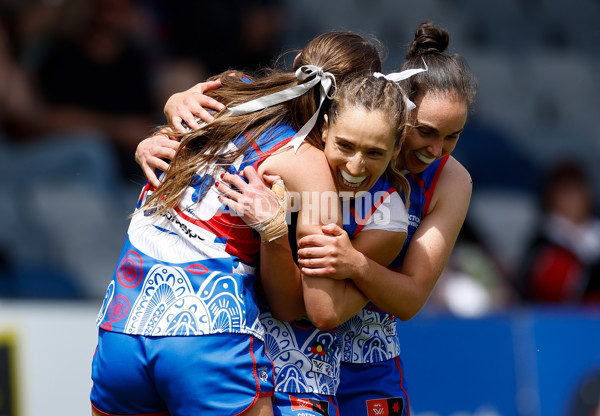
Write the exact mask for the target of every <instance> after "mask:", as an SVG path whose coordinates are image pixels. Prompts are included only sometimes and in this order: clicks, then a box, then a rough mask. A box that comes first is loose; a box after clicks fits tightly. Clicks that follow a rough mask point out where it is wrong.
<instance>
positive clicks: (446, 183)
mask: <svg viewBox="0 0 600 416" xmlns="http://www.w3.org/2000/svg"><path fill="white" fill-rule="evenodd" d="M472 190H473V180H472V179H471V175H470V174H469V171H467V169H466V168H465V167H464V166H463V165H462V164H461V163H460V162H459V161H458V160H456V159H455V158H454V157H452V156H450V157H449V158H448V161H447V162H446V164H445V165H444V167H443V169H442V171H441V173H440V176H439V178H438V183H437V185H436V187H435V191H434V192H433V197H432V201H431V205H430V210H431V209H433V208H434V207H435V206H436V205H437V204H444V203H446V201H450V202H452V203H454V204H460V205H464V208H465V210H466V209H467V208H468V205H469V202H470V200H471V193H472Z"/></svg>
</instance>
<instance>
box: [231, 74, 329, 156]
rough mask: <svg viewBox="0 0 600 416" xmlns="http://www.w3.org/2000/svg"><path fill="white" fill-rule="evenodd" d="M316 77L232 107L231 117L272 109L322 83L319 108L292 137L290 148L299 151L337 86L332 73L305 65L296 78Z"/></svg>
mask: <svg viewBox="0 0 600 416" xmlns="http://www.w3.org/2000/svg"><path fill="white" fill-rule="evenodd" d="M313 75H314V78H313V79H311V80H310V81H307V82H305V83H303V84H298V85H295V86H293V87H290V88H287V89H285V90H282V91H278V92H276V93H273V94H269V95H265V96H264V97H259V98H256V99H254V100H251V101H248V102H245V103H243V104H240V105H236V106H234V107H230V108H229V111H230V114H231V115H234V116H237V115H242V114H248V113H252V112H254V111H258V110H262V109H263V108H267V107H271V106H273V105H276V104H280V103H283V102H285V101H288V100H291V99H293V98H296V97H300V96H301V95H303V94H304V93H306V92H307V91H308V90H310V89H311V88H312V87H314V86H315V85H317V84H318V83H321V88H320V89H321V98H320V100H319V108H317V111H316V113H315V114H313V116H312V117H311V118H310V120H308V122H307V123H306V124H305V125H304V126H302V128H301V129H300V130H299V131H298V132H297V133H296V134H295V135H294V137H292V139H291V140H290V142H289V143H288V146H293V147H294V151H296V150H298V147H299V146H300V144H301V143H302V141H303V140H304V139H305V138H306V136H307V135H308V133H310V131H311V130H312V128H313V127H314V125H315V124H316V122H317V119H318V117H319V111H321V105H322V104H323V101H325V98H331V97H330V96H329V90H330V89H331V86H332V85H333V86H334V87H335V86H336V82H335V77H334V76H333V74H332V73H330V72H323V68H321V67H318V66H314V65H303V66H301V67H300V68H298V70H296V78H298V79H299V80H300V81H304V80H306V79H308V78H310V77H311V76H313Z"/></svg>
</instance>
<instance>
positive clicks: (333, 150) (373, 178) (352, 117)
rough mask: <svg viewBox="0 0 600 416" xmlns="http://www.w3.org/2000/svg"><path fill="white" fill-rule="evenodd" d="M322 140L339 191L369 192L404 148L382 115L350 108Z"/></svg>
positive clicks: (345, 110) (341, 115)
mask: <svg viewBox="0 0 600 416" xmlns="http://www.w3.org/2000/svg"><path fill="white" fill-rule="evenodd" d="M325 126H326V127H325V128H324V129H323V135H322V140H323V143H324V144H325V149H324V152H325V156H326V157H327V161H328V162H329V166H330V168H331V170H332V172H333V175H334V178H335V182H336V186H337V189H338V191H349V192H353V193H354V196H357V195H356V193H360V192H365V191H368V190H369V189H370V188H371V187H372V186H373V185H374V184H375V182H377V179H379V177H380V176H381V175H382V174H383V173H384V172H385V169H386V168H387V166H388V164H389V162H390V161H391V160H393V159H395V158H396V157H397V156H398V153H399V151H400V144H398V146H395V142H396V135H395V131H394V129H393V128H392V127H391V125H390V122H389V120H388V119H387V118H386V117H385V116H384V114H383V113H382V112H381V111H369V110H366V109H362V108H358V107H350V108H347V109H344V110H342V111H341V112H340V114H339V115H338V117H337V118H336V120H335V122H334V123H331V124H330V125H329V126H328V125H327V116H325Z"/></svg>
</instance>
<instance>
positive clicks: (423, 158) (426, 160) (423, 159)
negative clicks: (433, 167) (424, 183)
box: [415, 152, 435, 165]
mask: <svg viewBox="0 0 600 416" xmlns="http://www.w3.org/2000/svg"><path fill="white" fill-rule="evenodd" d="M415 156H416V157H417V159H419V160H420V161H421V162H423V163H427V164H428V165H429V164H430V163H433V162H434V161H435V157H427V156H425V155H423V154H422V153H419V152H415Z"/></svg>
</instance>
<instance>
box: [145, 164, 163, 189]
mask: <svg viewBox="0 0 600 416" xmlns="http://www.w3.org/2000/svg"><path fill="white" fill-rule="evenodd" d="M142 171H143V172H144V176H145V177H146V179H148V182H149V183H150V185H152V186H154V187H155V188H158V185H160V181H159V180H158V177H157V176H156V173H155V171H154V169H152V168H151V167H149V166H143V167H142Z"/></svg>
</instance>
